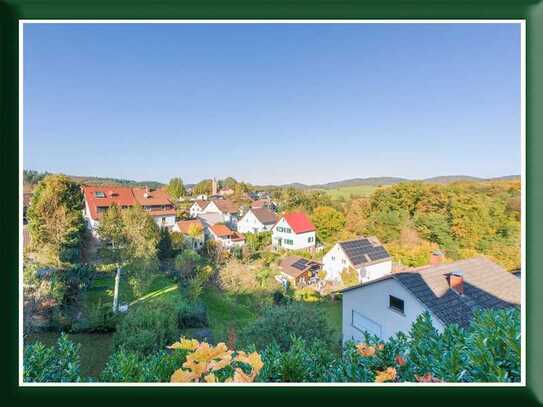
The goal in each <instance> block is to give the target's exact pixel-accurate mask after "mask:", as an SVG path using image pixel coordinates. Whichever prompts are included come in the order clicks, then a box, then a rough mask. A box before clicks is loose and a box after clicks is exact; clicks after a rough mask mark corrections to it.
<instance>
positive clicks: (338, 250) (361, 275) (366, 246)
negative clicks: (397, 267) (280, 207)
mask: <svg viewBox="0 0 543 407" xmlns="http://www.w3.org/2000/svg"><path fill="white" fill-rule="evenodd" d="M322 263H323V270H324V271H325V272H326V280H329V281H336V282H338V281H341V273H342V272H343V271H344V270H346V269H348V268H354V269H355V270H356V271H357V273H358V281H359V282H363V283H365V282H367V281H370V280H373V279H376V278H379V277H383V276H385V275H387V274H390V273H391V272H392V257H391V256H390V255H389V254H388V252H387V251H386V250H385V248H384V247H383V246H382V245H381V243H380V242H379V241H378V240H377V239H376V238H374V237H372V238H363V237H361V238H358V239H354V240H346V241H343V242H338V243H336V244H335V245H334V247H332V249H330V251H329V252H328V253H326V254H325V255H324V257H323V258H322Z"/></svg>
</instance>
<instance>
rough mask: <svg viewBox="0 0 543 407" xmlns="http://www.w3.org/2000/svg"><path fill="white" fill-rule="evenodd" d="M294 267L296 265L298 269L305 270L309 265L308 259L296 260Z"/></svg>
mask: <svg viewBox="0 0 543 407" xmlns="http://www.w3.org/2000/svg"><path fill="white" fill-rule="evenodd" d="M292 267H294V268H295V269H297V270H303V269H305V268H306V267H307V260H305V259H299V260H296V261H295V262H294V263H293V264H292Z"/></svg>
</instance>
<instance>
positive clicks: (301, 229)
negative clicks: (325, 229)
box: [272, 212, 316, 250]
mask: <svg viewBox="0 0 543 407" xmlns="http://www.w3.org/2000/svg"><path fill="white" fill-rule="evenodd" d="M315 233H316V228H315V226H314V225H313V223H311V220H310V219H309V217H308V216H307V215H306V214H305V213H303V212H291V213H286V214H284V215H283V216H282V217H281V218H280V219H279V221H278V222H277V223H276V224H275V225H274V226H273V228H272V246H273V247H274V248H275V249H287V250H301V249H303V250H314V249H315Z"/></svg>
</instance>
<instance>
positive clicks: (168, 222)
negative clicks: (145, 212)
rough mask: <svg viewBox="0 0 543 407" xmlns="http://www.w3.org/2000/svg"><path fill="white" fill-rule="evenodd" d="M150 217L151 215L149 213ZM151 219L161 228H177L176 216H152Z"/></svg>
mask: <svg viewBox="0 0 543 407" xmlns="http://www.w3.org/2000/svg"><path fill="white" fill-rule="evenodd" d="M149 215H151V214H150V213H149ZM151 217H152V218H153V219H154V221H155V222H156V224H157V225H158V226H159V227H166V228H168V229H171V228H173V227H174V226H175V215H168V216H163V215H161V216H152V215H151ZM163 219H164V221H163Z"/></svg>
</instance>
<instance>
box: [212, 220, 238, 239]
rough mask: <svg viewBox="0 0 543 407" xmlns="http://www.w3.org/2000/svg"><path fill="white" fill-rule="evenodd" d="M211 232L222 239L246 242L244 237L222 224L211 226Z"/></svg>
mask: <svg viewBox="0 0 543 407" xmlns="http://www.w3.org/2000/svg"><path fill="white" fill-rule="evenodd" d="M210 229H211V231H212V232H213V234H214V235H216V236H218V237H220V238H226V239H232V240H245V238H244V237H243V235H241V234H239V233H237V232H234V231H233V230H230V228H229V227H228V226H226V225H223V224H221V223H217V224H215V225H212V226H210Z"/></svg>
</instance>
